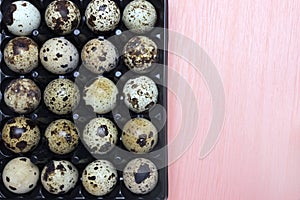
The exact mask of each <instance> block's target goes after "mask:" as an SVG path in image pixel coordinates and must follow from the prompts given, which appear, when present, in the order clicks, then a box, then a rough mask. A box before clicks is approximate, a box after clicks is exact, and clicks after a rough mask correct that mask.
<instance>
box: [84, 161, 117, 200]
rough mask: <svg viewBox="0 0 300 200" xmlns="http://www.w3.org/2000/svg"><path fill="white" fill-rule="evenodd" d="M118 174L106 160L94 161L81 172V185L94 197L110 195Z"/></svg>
mask: <svg viewBox="0 0 300 200" xmlns="http://www.w3.org/2000/svg"><path fill="white" fill-rule="evenodd" d="M117 180H118V174H117V170H116V169H115V167H114V166H113V165H112V163H110V162H109V161H107V160H95V161H94V162H92V163H90V164H89V165H88V166H86V168H85V169H84V170H83V173H82V184H83V187H84V188H85V190H86V191H87V192H88V193H90V194H92V195H95V196H104V195H106V194H108V193H110V192H111V191H112V190H113V189H114V187H115V185H116V184H117Z"/></svg>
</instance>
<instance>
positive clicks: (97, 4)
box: [85, 0, 121, 32]
mask: <svg viewBox="0 0 300 200" xmlns="http://www.w3.org/2000/svg"><path fill="white" fill-rule="evenodd" d="M85 17H86V24H87V26H88V27H89V28H90V29H91V30H92V31H94V32H105V31H111V30H114V29H115V28H116V27H117V25H118V23H119V21H120V18H121V15H120V10H119V8H118V6H117V4H116V3H115V2H114V1H112V0H92V1H91V2H90V3H89V4H88V6H87V8H86V10H85Z"/></svg>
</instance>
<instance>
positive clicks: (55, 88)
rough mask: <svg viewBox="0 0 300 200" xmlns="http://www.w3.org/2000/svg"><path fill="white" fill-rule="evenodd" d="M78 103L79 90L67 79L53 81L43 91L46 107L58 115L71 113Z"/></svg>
mask: <svg viewBox="0 0 300 200" xmlns="http://www.w3.org/2000/svg"><path fill="white" fill-rule="evenodd" d="M79 101H80V91H79V88H78V86H77V85H76V84H75V83H73V82H72V81H71V80H69V79H62V78H58V79H55V80H53V81H51V82H50V83H49V84H48V85H47V87H46V89H45V91H44V102H45V105H46V107H47V108H48V109H49V110H50V111H52V112H53V113H55V114H58V115H66V114H69V113H71V112H72V110H73V109H75V108H76V107H77V106H78V104H79Z"/></svg>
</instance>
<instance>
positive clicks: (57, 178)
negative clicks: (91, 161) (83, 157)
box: [41, 160, 78, 194]
mask: <svg viewBox="0 0 300 200" xmlns="http://www.w3.org/2000/svg"><path fill="white" fill-rule="evenodd" d="M77 180H78V170H77V169H76V167H75V166H74V165H73V164H72V163H70V162H69V161H66V160H60V161H56V160H53V161H50V162H49V163H48V164H47V165H46V166H45V167H44V168H43V170H42V173H41V182H42V185H43V187H44V188H45V189H46V190H47V191H48V192H50V193H51V194H64V193H67V192H68V191H70V190H71V189H72V188H74V187H75V185H76V183H77Z"/></svg>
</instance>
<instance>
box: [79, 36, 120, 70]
mask: <svg viewBox="0 0 300 200" xmlns="http://www.w3.org/2000/svg"><path fill="white" fill-rule="evenodd" d="M118 58H119V53H118V50H117V48H116V47H115V46H114V45H113V44H112V43H111V42H110V41H108V40H100V39H92V40H90V41H89V42H88V43H86V44H85V45H84V47H83V49H82V51H81V60H82V64H83V66H85V67H86V68H87V69H88V70H90V71H91V72H93V73H95V74H103V73H104V72H109V71H111V70H112V69H114V68H115V67H116V66H117V64H118Z"/></svg>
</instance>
